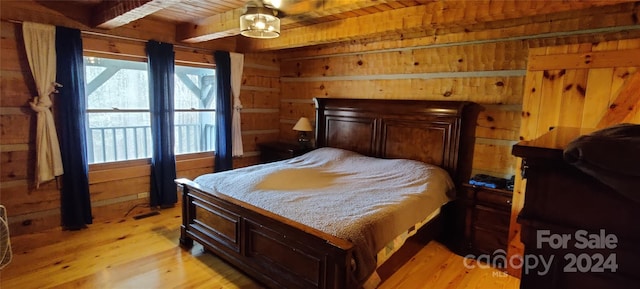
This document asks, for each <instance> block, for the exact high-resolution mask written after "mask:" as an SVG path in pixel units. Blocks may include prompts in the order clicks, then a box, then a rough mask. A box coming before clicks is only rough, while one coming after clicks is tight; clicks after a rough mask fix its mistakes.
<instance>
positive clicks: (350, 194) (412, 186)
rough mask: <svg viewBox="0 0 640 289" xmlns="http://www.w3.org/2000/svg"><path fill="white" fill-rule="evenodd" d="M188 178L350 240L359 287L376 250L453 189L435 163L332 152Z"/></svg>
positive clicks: (373, 262)
mask: <svg viewBox="0 0 640 289" xmlns="http://www.w3.org/2000/svg"><path fill="white" fill-rule="evenodd" d="M194 181H195V182H196V183H198V184H200V185H201V186H204V187H208V188H210V189H211V190H214V191H216V192H219V193H222V194H226V195H229V196H231V197H233V198H235V199H238V200H241V201H244V202H247V203H250V204H252V205H254V206H257V207H260V208H262V209H265V210H268V211H271V212H273V213H275V214H279V215H281V216H283V217H285V218H289V219H291V220H294V221H296V222H299V223H301V224H304V225H307V226H309V227H312V228H315V229H318V230H321V231H323V232H325V233H328V234H331V235H334V236H336V237H339V238H342V239H346V240H349V241H351V242H352V243H353V244H354V245H355V247H354V260H355V263H356V264H355V269H354V277H355V278H356V279H357V280H359V282H361V283H364V282H365V281H366V280H367V279H369V277H370V276H372V274H373V273H374V270H375V268H376V266H377V261H376V259H377V255H378V253H379V252H380V251H381V250H382V249H384V248H385V246H387V244H389V243H390V242H392V241H393V240H394V239H395V238H396V237H398V236H400V235H402V234H405V233H406V232H407V230H408V229H409V228H411V227H413V226H415V225H416V223H420V222H422V221H424V220H425V219H426V218H427V217H428V216H429V215H431V214H432V213H433V212H434V211H436V210H438V209H439V208H440V207H441V206H442V205H444V204H445V203H447V202H448V201H449V200H450V198H451V197H452V194H451V193H452V191H453V189H454V186H453V182H452V180H451V178H450V177H449V175H448V174H447V172H446V171H445V170H443V169H441V168H439V167H437V166H433V165H429V164H425V163H422V162H418V161H412V160H405V159H379V158H372V157H367V156H363V155H360V154H358V153H355V152H351V151H346V150H341V149H335V148H320V149H316V150H314V151H311V152H309V153H307V154H304V155H302V156H299V157H295V158H292V159H288V160H284V161H279V162H274V163H269V164H262V165H256V166H251V167H246V168H241V169H236V170H232V171H226V172H220V173H213V174H206V175H203V176H200V177H198V178H196V179H195V180H194Z"/></svg>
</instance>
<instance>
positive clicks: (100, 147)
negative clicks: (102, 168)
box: [87, 124, 215, 163]
mask: <svg viewBox="0 0 640 289" xmlns="http://www.w3.org/2000/svg"><path fill="white" fill-rule="evenodd" d="M214 137H215V126H214V125H213V124H204V125H202V126H201V125H200V124H177V125H175V145H174V152H175V154H185V153H193V152H202V151H213V150H214V140H215V139H214ZM87 140H88V141H89V142H88V144H87V148H88V149H87V155H88V156H87V157H88V159H89V163H103V162H113V161H123V160H133V159H141V158H150V157H151V152H152V146H153V143H152V139H151V127H149V126H127V127H91V128H89V135H88V137H87Z"/></svg>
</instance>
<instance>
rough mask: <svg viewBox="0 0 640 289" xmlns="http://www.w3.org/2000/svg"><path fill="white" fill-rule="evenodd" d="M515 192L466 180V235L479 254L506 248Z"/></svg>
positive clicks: (471, 247) (464, 185)
mask: <svg viewBox="0 0 640 289" xmlns="http://www.w3.org/2000/svg"><path fill="white" fill-rule="evenodd" d="M512 196H513V192H511V191H508V190H501V189H491V188H485V187H479V186H473V185H470V184H463V198H465V199H466V203H467V204H468V205H467V209H466V218H465V219H466V221H465V238H466V240H467V246H468V247H469V248H468V249H471V251H472V252H473V253H476V254H492V253H494V252H495V250H498V249H502V250H505V252H506V250H507V244H508V241H509V240H508V238H509V222H510V219H511V199H512Z"/></svg>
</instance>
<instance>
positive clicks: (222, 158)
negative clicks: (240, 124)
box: [214, 51, 233, 172]
mask: <svg viewBox="0 0 640 289" xmlns="http://www.w3.org/2000/svg"><path fill="white" fill-rule="evenodd" d="M214 58H215V61H216V83H217V87H218V94H217V95H216V157H215V171H216V172H222V171H226V170H230V169H232V168H233V157H232V151H231V150H232V146H231V140H232V138H233V136H232V135H231V121H232V120H231V117H232V113H233V110H232V109H233V107H232V99H231V58H230V57H229V52H226V51H216V52H215V53H214Z"/></svg>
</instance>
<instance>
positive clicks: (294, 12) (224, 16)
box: [176, 0, 397, 43]
mask: <svg viewBox="0 0 640 289" xmlns="http://www.w3.org/2000/svg"><path fill="white" fill-rule="evenodd" d="M389 2H397V1H393V0H378V1H371V0H349V1H343V0H333V1H322V0H313V1H283V5H282V10H283V11H284V13H285V17H284V18H282V21H281V26H282V27H283V28H284V27H285V26H287V25H292V24H295V23H299V22H305V21H308V20H311V19H313V18H319V17H327V16H332V15H337V14H341V13H344V12H348V11H352V10H358V9H363V8H368V7H372V6H377V5H383V4H385V3H389ZM242 13H244V8H237V9H234V10H231V11H227V12H225V13H221V14H218V15H214V16H211V17H207V18H205V19H203V20H200V21H198V22H197V23H195V24H191V23H184V24H180V25H178V27H177V29H176V30H177V31H176V38H177V39H176V40H177V41H181V42H185V43H198V42H204V41H209V40H212V39H217V38H221V37H227V36H234V35H238V34H240V20H239V19H240V15H242Z"/></svg>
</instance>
